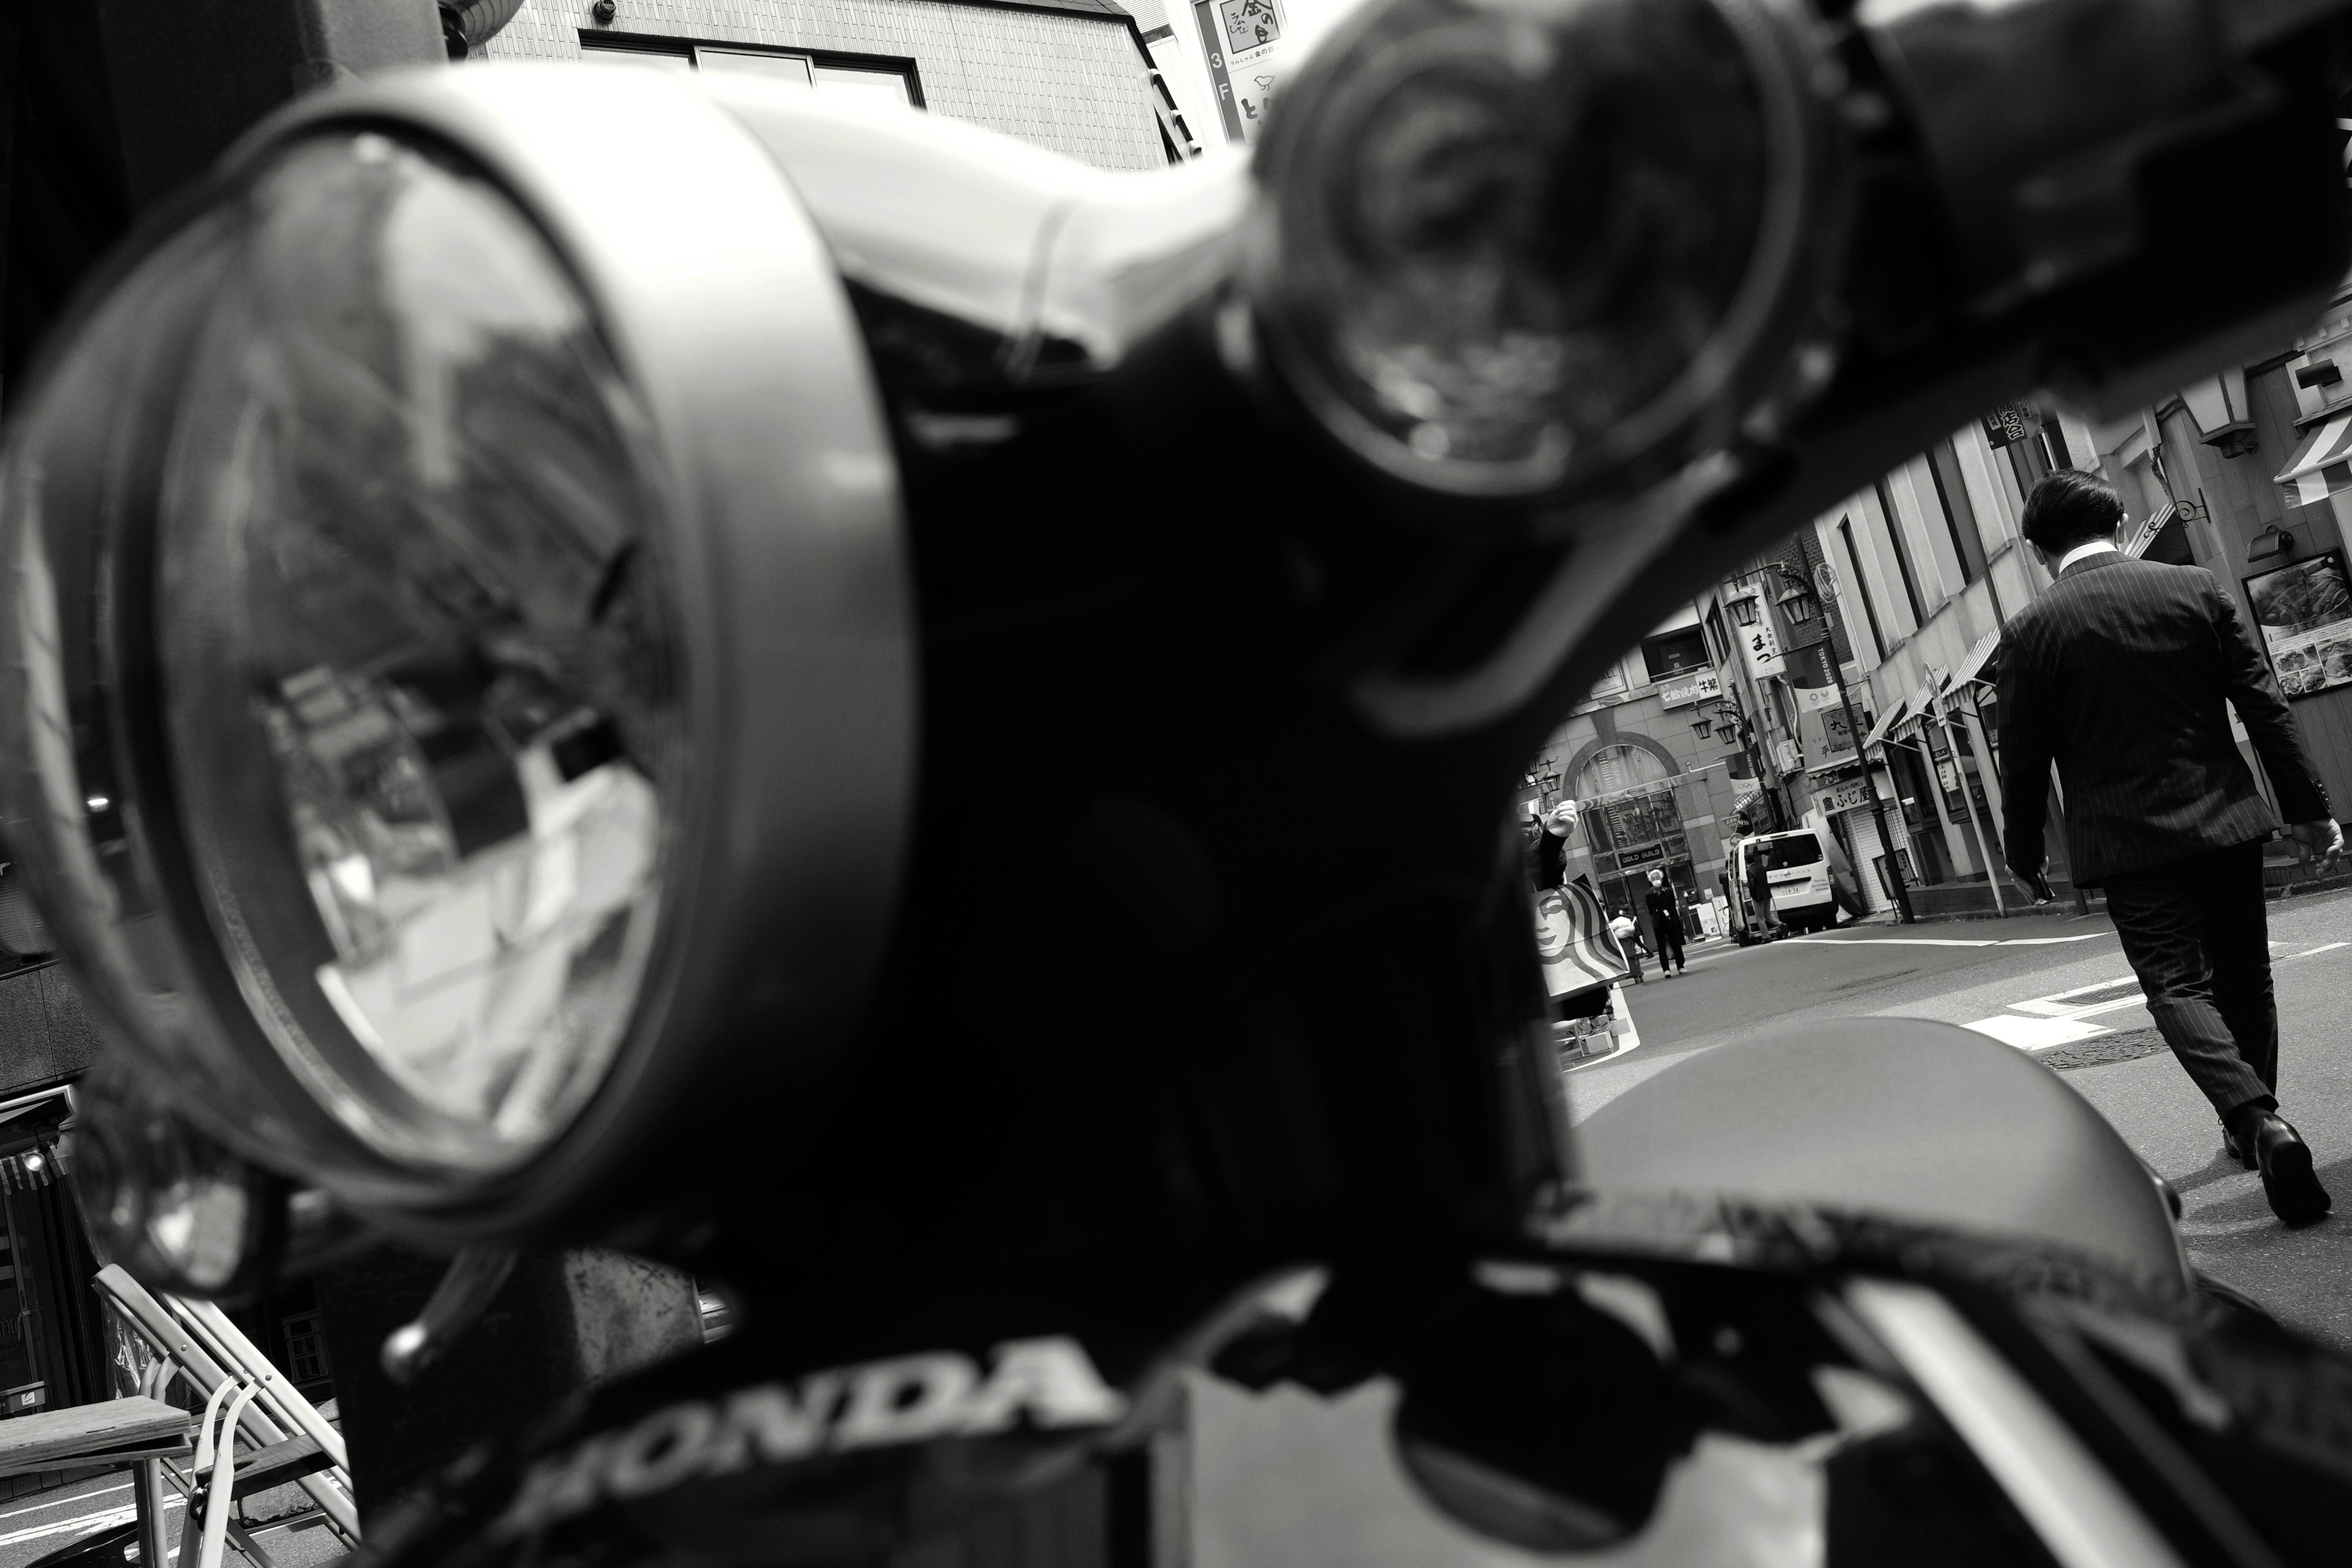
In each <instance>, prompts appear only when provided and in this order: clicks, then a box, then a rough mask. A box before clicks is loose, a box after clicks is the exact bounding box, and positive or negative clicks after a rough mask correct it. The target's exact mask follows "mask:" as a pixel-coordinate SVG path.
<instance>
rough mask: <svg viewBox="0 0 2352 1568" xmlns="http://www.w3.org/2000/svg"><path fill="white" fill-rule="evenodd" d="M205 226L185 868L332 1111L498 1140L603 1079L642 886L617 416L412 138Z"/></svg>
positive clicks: (569, 325)
mask: <svg viewBox="0 0 2352 1568" xmlns="http://www.w3.org/2000/svg"><path fill="white" fill-rule="evenodd" d="M218 243H219V244H220V245H222V246H224V247H227V248H228V249H229V250H230V251H231V252H232V255H231V257H230V258H229V262H228V265H227V266H226V267H225V268H224V269H223V274H222V283H221V286H220V288H219V290H218V292H217V294H216V296H215V299H214V300H213V302H212V304H211V306H210V308H209V310H208V312H207V314H206V317H205V320H204V321H203V323H202V325H201V327H200V328H199V329H198V330H197V332H196V335H195V338H194V346H193V353H192V355H191V358H190V361H189V365H188V369H187V373H186V380H185V383H184V391H183V397H182V407H183V410H184V412H183V413H182V415H181V417H180V420H179V422H178V426H177V428H176V429H175V430H174V431H173V434H172V437H171V441H170V452H169V458H168V459H167V463H166V468H165V472H164V478H163V489H162V504H161V508H160V516H159V522H160V530H159V562H158V564H159V568H160V577H159V583H160V587H161V590H162V593H163V604H164V605H168V606H170V608H171V613H169V614H167V615H164V616H161V617H159V621H160V635H161V638H162V647H161V652H162V654H163V660H162V665H163V682H164V697H165V704H164V706H165V712H166V716H167V721H168V726H169V736H170V741H171V745H172V750H173V762H174V773H175V776H176V780H177V783H178V785H179V788H180V790H181V792H182V806H183V810H182V816H183V820H184V823H185V825H186V826H185V830H186V832H187V834H188V837H189V844H190V848H191V851H192V859H193V861H194V868H195V870H196V873H197V875H196V879H195V880H196V885H197V888H198V890H199V893H200V895H201V898H202V900H203V903H204V907H205V914H206V915H207V917H208V918H209V920H210V921H211V923H212V926H213V929H214V931H215V936H216V937H217V939H218V941H219V942H220V944H221V946H222V948H223V950H224V952H226V956H227V958H228V960H229V963H230V964H231V966H232V968H233V970H234V973H235V975H236V983H237V985H238V987H239V988H240V989H241V990H242V991H243V993H244V994H245V996H246V999H247V1003H248V1005H250V1008H251V1011H252V1013H253V1015H254V1016H255V1017H256V1018H257V1020H258V1021H259V1022H260V1024H261V1026H262V1028H263V1029H264V1031H265V1032H266V1033H267V1034H268V1037H269V1039H270V1041H271V1043H272V1044H273V1045H274V1046H276V1047H277V1048H278V1051H279V1052H280V1053H281V1054H282V1055H283V1056H284V1057H285V1058H286V1059H287V1061H288V1062H289V1065H291V1066H292V1067H293V1068H295V1069H296V1070H297V1071H298V1072H299V1073H300V1074H302V1075H303V1076H305V1077H306V1078H308V1079H310V1080H311V1081H312V1083H313V1085H314V1087H315V1089H317V1090H318V1092H320V1095H321V1098H322V1099H323V1100H325V1101H326V1102H327V1103H328V1104H330V1105H331V1106H332V1107H333V1108H334V1109H335V1110H336V1111H337V1112H338V1114H339V1115H341V1117H342V1118H343V1119H344V1121H346V1122H347V1123H348V1124H349V1125H350V1126H351V1127H352V1129H353V1130H354V1131H358V1132H359V1133H361V1134H362V1136H364V1137H366V1138H367V1139H369V1140H370V1141H371V1142H374V1143H375V1144H377V1145H378V1146H379V1147H381V1148H382V1149H383V1150H384V1151H385V1152H387V1153H392V1154H395V1155H398V1156H401V1157H404V1158H406V1159H410V1160H416V1159H424V1160H429V1161H434V1162H437V1163H446V1164H451V1165H457V1166H466V1167H487V1166H495V1165H498V1164H499V1163H506V1162H509V1161H512V1160H514V1159H517V1158H520V1157H522V1156H526V1155H528V1154H530V1152H533V1151H534V1150H536V1149H538V1148H539V1147H541V1145H543V1144H544V1143H545V1142H547V1140H548V1139H549V1138H550V1137H551V1136H552V1135H553V1134H555V1133H556V1132H558V1131H561V1130H562V1127H563V1126H564V1125H565V1124H566V1122H567V1121H569V1120H570V1118H571V1116H572V1114H573V1113H574V1112H576V1110H578V1108H579V1106H580V1103H581V1101H582V1100H583V1097H584V1096H585V1095H587V1094H588V1093H589V1092H591V1091H592V1090H593V1089H594V1088H595V1086H596V1084H597V1083H598V1081H599V1080H600V1078H601V1076H602V1069H603V1068H604V1066H605V1064H606V1062H607V1060H608V1059H609V1058H610V1056H611V1053H612V1051H613V1048H614V1043H615V1041H616V1040H617V1039H618V1037H619V1035H620V1032H621V1029H622V1026H623V1025H624V1024H625V1022H626V1020H627V1018H628V1016H629V1005H630V1003H631V1001H632V999H633V995H634V993H635V988H636V986H637V984H638V983H639V980H640V978H641V976H642V975H643V973H644V971H645V963H646V953H647V951H648V948H649V945H650V941H651V937H652V931H653V927H654V923H655V919H656V907H657V904H658V902H659V898H658V895H659V890H660V886H661V875H660V872H661V865H662V842H663V833H662V825H663V816H664V795H665V788H666V785H667V783H668V782H669V779H668V775H669V773H670V772H671V763H670V758H671V757H672V755H673V753H674V752H675V751H676V746H675V742H674V732H675V729H676V717H677V704H676V701H675V698H674V692H673V683H672V677H671V668H672V660H671V657H670V651H669V641H670V638H669V628H668V627H667V626H666V625H665V623H664V611H663V605H662V599H661V597H660V595H656V594H655V593H652V592H650V591H649V590H648V579H649V578H650V577H651V576H652V574H653V573H654V570H655V568H654V566H653V564H652V563H651V562H650V561H649V560H648V559H647V558H646V552H645V551H644V550H643V548H642V545H643V542H644V536H645V528H644V517H645V512H646V508H647V507H648V506H649V505H650V504H651V503H650V501H649V500H648V497H647V496H646V491H645V487H644V485H643V483H642V481H641V479H640V478H639V475H640V473H641V472H642V469H641V468H640V465H639V464H638V463H637V462H636V461H635V455H636V454H637V453H638V452H640V451H641V450H642V448H643V447H644V445H645V426H646V418H645V416H644V414H643V413H642V411H641V410H640V409H639V408H638V407H637V406H636V405H635V402H634V401H633V399H632V397H631V395H630V394H629V392H628V390H627V388H626V387H625V384H624V383H623V382H622V379H621V377H620V375H619V374H618V372H617V371H616V370H615V368H614V364H613V363H612V361H611V358H610V356H609V354H608V353H607V352H606V350H605V348H604V345H603V343H602V342H600V340H599V338H598V335H597V331H596V329H595V325H594V322H593V318H592V316H591V314H590V311H589V310H588V308H587V306H586V304H585V302H584V301H583V300H582V299H581V297H580V295H579V293H578V291H577V289H575V288H574V287H573V286H572V283H571V281H570V279H568V277H567V276H566V274H565V272H564V270H563V268H562V265H561V264H560V263H559V262H558V260H557V258H555V256H554V255H553V254H552V253H551V250H550V249H549V247H548V246H547V245H546V243H545V241H544V240H543V239H541V237H540V236H539V235H538V234H537V233H536V232H535V231H534V230H533V229H532V228H531V227H530V225H529V224H528V223H527V222H526V221H525V220H524V219H523V217H522V216H521V215H520V212H519V211H518V210H517V209H516V208H515V207H514V205H512V203H511V202H510V201H509V199H508V198H507V197H506V196H505V195H503V194H502V193H500V192H499V191H498V190H496V189H495V188H493V187H492V186H490V185H489V184H488V183H487V182H486V181H484V180H482V179H480V178H479V177H478V176H475V175H473V174H468V173H467V172H466V171H464V170H463V169H461V168H458V167H456V166H453V165H451V164H449V163H445V162H442V161H439V160H436V158H434V157H432V156H429V155H427V154H426V153H423V152H420V151H418V150H417V149H415V148H414V147H410V146H404V145H401V144H398V143H395V142H392V141H391V140H389V139H388V138H386V137H383V136H381V135H376V134H373V133H366V132H362V133H359V134H347V135H341V136H335V137H331V138H326V139H322V140H319V141H315V142H310V143H307V144H304V145H300V146H298V147H297V148H295V149H294V150H293V151H292V152H291V153H289V154H288V155H287V156H285V157H283V158H281V159H279V160H278V161H277V162H276V163H273V164H272V165H270V166H269V167H268V169H267V170H266V171H264V172H263V173H262V174H260V175H259V176H258V177H257V178H256V179H255V180H254V181H253V182H252V184H250V186H249V187H248V188H247V191H246V192H245V193H244V195H243V199H242V201H241V203H240V204H239V205H238V206H237V207H236V216H235V221H233V222H230V223H226V224H224V225H223V226H221V228H220V230H219V238H218Z"/></svg>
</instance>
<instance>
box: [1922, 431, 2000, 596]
mask: <svg viewBox="0 0 2352 1568" xmlns="http://www.w3.org/2000/svg"><path fill="white" fill-rule="evenodd" d="M1927 474H1928V477H1929V478H1931V479H1934V480H1935V481H1936V504H1937V505H1938V506H1940V507H1942V508H1943V509H1944V528H1945V530H1946V531H1948V533H1950V534H1951V536H1952V553H1953V554H1954V555H1955V556H1957V557H1958V560H1959V563H1960V579H1961V581H1963V582H1967V583H1973V582H1975V581H1977V580H1978V579H1979V578H1980V577H1982V576H1983V575H1984V574H1985V570H1986V564H1987V563H1986V559H1985V547H1984V532H1983V531H1982V530H1981V529H1980V528H1979V527H1978V526H1977V509H1976V504H1975V503H1974V502H1973V501H1971V500H1969V487H1968V485H1967V483H1966V482H1965V481H1964V480H1963V479H1961V478H1960V455H1959V453H1958V451H1957V450H1956V449H1955V448H1954V447H1953V446H1952V444H1951V442H1950V441H1948V440H1944V441H1938V442H1937V443H1936V444H1935V445H1934V446H1932V447H1928V448H1927Z"/></svg>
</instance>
